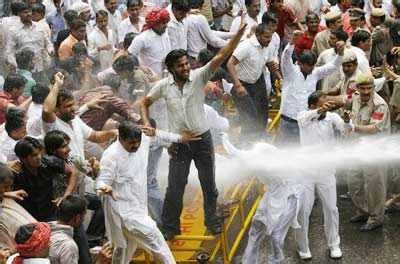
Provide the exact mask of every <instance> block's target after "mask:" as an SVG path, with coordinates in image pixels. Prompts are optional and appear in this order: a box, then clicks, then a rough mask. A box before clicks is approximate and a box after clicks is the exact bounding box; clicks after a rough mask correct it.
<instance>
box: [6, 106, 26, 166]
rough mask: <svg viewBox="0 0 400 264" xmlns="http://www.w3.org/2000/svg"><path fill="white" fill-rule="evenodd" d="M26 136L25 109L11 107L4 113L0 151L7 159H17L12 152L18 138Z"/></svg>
mask: <svg viewBox="0 0 400 264" xmlns="http://www.w3.org/2000/svg"><path fill="white" fill-rule="evenodd" d="M25 136H26V115H25V111H24V110H22V109H20V108H17V107H11V108H9V109H8V111H7V114H6V122H5V124H4V130H3V131H2V133H1V135H0V152H1V153H3V155H5V156H6V158H7V161H13V160H17V159H18V158H17V155H16V154H15V152H14V148H15V145H16V144H17V142H18V140H20V139H22V138H24V137H25Z"/></svg>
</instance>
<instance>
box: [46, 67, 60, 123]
mask: <svg viewBox="0 0 400 264" xmlns="http://www.w3.org/2000/svg"><path fill="white" fill-rule="evenodd" d="M54 79H55V83H54V85H53V86H51V88H50V92H49V94H48V95H47V97H46V99H45V100H44V103H43V111H42V120H43V121H44V122H45V123H54V122H55V121H56V114H55V110H56V105H57V96H58V91H59V90H60V88H61V86H62V85H63V83H64V75H63V74H62V73H60V72H58V73H56V75H55V76H54Z"/></svg>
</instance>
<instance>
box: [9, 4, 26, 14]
mask: <svg viewBox="0 0 400 264" xmlns="http://www.w3.org/2000/svg"><path fill="white" fill-rule="evenodd" d="M22 3H23V2H12V3H11V5H10V8H11V14H13V15H14V16H17V15H18V13H19V12H21V9H22Z"/></svg>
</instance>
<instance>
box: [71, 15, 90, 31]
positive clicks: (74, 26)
mask: <svg viewBox="0 0 400 264" xmlns="http://www.w3.org/2000/svg"><path fill="white" fill-rule="evenodd" d="M70 26H71V30H79V29H80V28H82V27H84V28H86V23H85V21H83V20H82V19H80V18H78V19H74V20H73V21H72V22H71V25H70Z"/></svg>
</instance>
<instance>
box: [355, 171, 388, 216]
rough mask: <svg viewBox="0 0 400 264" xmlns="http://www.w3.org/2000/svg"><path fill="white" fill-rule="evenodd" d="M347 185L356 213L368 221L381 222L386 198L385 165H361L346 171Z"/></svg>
mask: <svg viewBox="0 0 400 264" xmlns="http://www.w3.org/2000/svg"><path fill="white" fill-rule="evenodd" d="M348 186H349V191H350V194H351V199H352V201H353V204H354V206H355V207H356V209H357V213H358V214H361V215H367V216H369V219H368V223H373V222H383V217H384V213H385V200H386V167H384V166H363V167H357V168H353V169H351V170H350V171H349V172H348Z"/></svg>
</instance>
